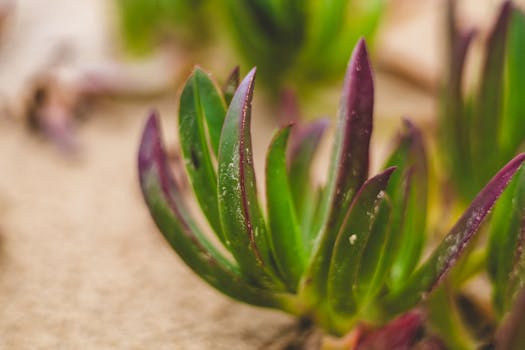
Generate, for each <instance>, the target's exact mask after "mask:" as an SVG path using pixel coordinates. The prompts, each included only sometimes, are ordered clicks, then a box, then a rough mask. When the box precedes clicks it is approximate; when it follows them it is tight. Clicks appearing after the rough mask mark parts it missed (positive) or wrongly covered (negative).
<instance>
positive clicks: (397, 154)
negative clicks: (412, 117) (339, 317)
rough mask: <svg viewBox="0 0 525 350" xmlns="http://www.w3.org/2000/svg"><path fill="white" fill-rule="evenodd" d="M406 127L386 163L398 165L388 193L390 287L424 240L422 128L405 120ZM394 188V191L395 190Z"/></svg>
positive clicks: (408, 270)
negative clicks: (392, 222) (393, 219)
mask: <svg viewBox="0 0 525 350" xmlns="http://www.w3.org/2000/svg"><path fill="white" fill-rule="evenodd" d="M405 127H406V131H405V132H404V134H402V135H401V137H400V140H399V142H398V147H397V149H396V151H394V153H393V155H392V156H391V158H390V160H389V162H388V163H387V166H397V167H398V168H399V172H396V174H394V177H393V178H392V181H391V182H390V183H389V186H388V188H387V191H386V192H387V193H388V194H389V195H390V196H391V198H393V211H395V217H396V220H397V222H396V225H395V226H392V230H394V232H393V233H392V236H393V237H395V239H393V240H392V241H391V242H390V246H389V249H388V250H389V253H390V256H391V258H389V259H392V260H389V261H388V262H387V263H388V264H389V265H390V264H391V273H390V278H391V281H390V282H391V284H392V288H394V289H397V287H398V286H399V285H401V284H403V283H404V282H405V281H406V279H407V278H408V277H409V276H410V274H411V273H412V272H413V269H414V268H415V267H416V265H417V263H418V262H419V258H420V255H421V251H422V249H423V244H424V240H425V226H426V213H427V195H428V170H427V159H426V154H425V147H424V144H423V137H422V135H421V132H420V131H419V130H418V129H417V127H416V126H415V125H413V124H412V123H411V122H410V121H408V120H405ZM395 192H396V193H395Z"/></svg>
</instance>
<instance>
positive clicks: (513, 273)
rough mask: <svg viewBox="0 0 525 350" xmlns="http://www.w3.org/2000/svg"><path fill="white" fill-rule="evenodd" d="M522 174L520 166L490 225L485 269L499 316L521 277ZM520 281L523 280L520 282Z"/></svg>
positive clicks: (524, 229)
mask: <svg viewBox="0 0 525 350" xmlns="http://www.w3.org/2000/svg"><path fill="white" fill-rule="evenodd" d="M524 215H525V171H524V168H523V167H522V168H521V169H520V171H519V172H518V173H517V174H516V176H515V177H514V179H512V182H511V183H510V185H509V186H508V187H507V189H506V190H505V191H504V192H503V194H502V196H501V198H500V199H499V200H498V203H497V204H496V206H495V209H494V213H493V215H492V219H491V222H490V235H489V244H488V259H487V270H488V273H489V276H490V278H491V280H492V282H493V288H494V289H493V302H494V305H495V307H496V310H497V311H498V312H499V313H500V315H502V314H503V313H504V312H505V311H507V310H508V307H510V302H511V301H512V297H513V295H514V294H515V292H516V290H515V289H516V285H517V284H518V285H519V283H516V279H518V280H519V279H520V277H521V278H523V277H525V276H520V273H519V271H518V270H519V267H520V265H521V264H520V261H521V260H522V259H523V257H522V255H523V245H524V244H525V216H524ZM522 282H523V281H522Z"/></svg>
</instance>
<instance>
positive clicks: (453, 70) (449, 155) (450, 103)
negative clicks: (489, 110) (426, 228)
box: [439, 0, 479, 198]
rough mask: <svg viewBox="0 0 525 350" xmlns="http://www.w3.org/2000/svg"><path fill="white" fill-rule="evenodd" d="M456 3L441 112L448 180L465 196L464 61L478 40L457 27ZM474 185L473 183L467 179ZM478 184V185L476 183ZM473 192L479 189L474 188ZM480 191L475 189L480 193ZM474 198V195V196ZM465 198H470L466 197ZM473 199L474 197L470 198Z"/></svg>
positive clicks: (450, 9)
mask: <svg viewBox="0 0 525 350" xmlns="http://www.w3.org/2000/svg"><path fill="white" fill-rule="evenodd" d="M456 4H457V1H454V0H447V30H448V33H447V34H448V35H447V39H448V41H447V49H448V50H447V51H448V52H447V61H446V62H445V67H447V70H446V72H445V74H446V75H445V78H444V81H443V82H442V86H441V99H440V100H441V101H440V112H439V117H440V118H439V119H440V120H439V123H440V141H441V142H440V145H441V147H442V149H443V150H442V152H441V153H442V155H443V158H444V159H443V160H444V161H445V162H446V165H447V169H449V173H448V174H447V175H448V176H450V177H452V178H453V179H455V181H457V182H459V183H458V188H457V189H456V190H459V191H461V192H462V194H465V192H467V193H469V192H468V191H467V190H465V186H463V185H462V184H461V180H462V179H463V178H464V177H466V176H465V175H466V174H471V173H472V169H471V158H472V157H471V145H470V131H471V130H470V129H471V128H470V127H469V125H470V124H471V123H470V115H469V114H468V113H467V106H466V102H465V99H464V98H463V92H462V91H463V90H462V87H463V85H464V84H463V81H464V78H465V74H464V67H465V58H466V56H467V53H468V50H469V48H470V47H471V44H472V41H473V40H472V39H473V38H474V36H475V31H474V30H469V31H460V29H458V28H457V25H456V22H455V21H456ZM468 181H469V182H471V183H472V179H468ZM476 183H477V182H476ZM473 187H474V188H475V187H476V186H473ZM478 189H479V188H476V189H475V191H477V190H478ZM474 194H475V193H474ZM465 197H469V196H468V195H465ZM469 198H472V197H469Z"/></svg>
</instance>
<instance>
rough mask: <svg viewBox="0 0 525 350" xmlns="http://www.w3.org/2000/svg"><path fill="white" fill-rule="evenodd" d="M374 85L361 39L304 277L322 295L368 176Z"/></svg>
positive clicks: (351, 66)
mask: <svg viewBox="0 0 525 350" xmlns="http://www.w3.org/2000/svg"><path fill="white" fill-rule="evenodd" d="M373 104H374V86H373V79H372V70H371V67H370V62H369V59H368V53H367V49H366V44H365V42H364V40H360V41H359V42H358V43H357V45H356V47H355V49H354V52H353V54H352V58H351V59H350V63H349V65H348V71H347V74H346V77H345V82H344V85H343V93H342V98H341V109H340V114H339V122H338V126H337V130H336V139H335V142H334V151H333V153H332V163H331V166H330V170H329V174H328V184H327V189H326V191H325V193H326V194H325V196H324V198H323V204H322V207H321V208H320V210H321V215H322V221H321V222H322V223H323V227H322V228H321V234H320V237H319V240H318V242H317V243H316V246H315V247H314V255H313V258H312V260H311V262H310V265H309V268H308V272H307V274H306V276H305V278H304V281H305V285H304V287H305V288H310V287H311V288H313V289H314V290H316V291H315V294H317V295H318V296H322V295H323V294H324V290H325V288H326V287H325V281H326V278H327V274H328V268H329V264H330V259H331V255H332V249H333V246H334V243H335V240H336V237H337V234H338V232H339V229H340V227H341V224H342V222H343V219H344V215H345V213H346V208H348V207H349V205H350V203H351V201H352V199H353V198H354V195H355V193H356V192H357V189H358V188H360V187H361V185H362V184H363V183H364V182H365V180H366V178H367V176H368V165H369V164H368V163H369V156H368V149H369V145H370V136H371V133H372V116H373Z"/></svg>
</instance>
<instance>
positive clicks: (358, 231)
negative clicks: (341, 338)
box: [327, 168, 395, 316]
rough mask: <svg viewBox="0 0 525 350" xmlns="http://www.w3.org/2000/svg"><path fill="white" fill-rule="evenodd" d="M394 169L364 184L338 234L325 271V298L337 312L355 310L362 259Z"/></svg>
mask: <svg viewBox="0 0 525 350" xmlns="http://www.w3.org/2000/svg"><path fill="white" fill-rule="evenodd" d="M394 170H395V168H389V169H387V170H386V171H385V172H383V173H381V174H379V175H377V176H375V177H373V178H371V179H370V180H368V181H367V182H365V183H364V184H363V186H362V187H361V189H360V190H359V192H358V193H357V194H356V196H355V199H354V201H353V202H352V205H351V207H350V209H349V210H348V213H347V215H346V217H345V220H344V222H343V225H342V226H341V230H340V231H339V234H338V235H337V240H336V242H335V246H334V252H333V254H332V260H331V262H330V270H329V274H328V298H327V299H328V302H329V303H330V304H331V306H332V308H333V310H336V311H337V313H338V314H341V315H348V316H350V315H352V314H353V313H354V312H355V311H356V308H357V305H356V300H355V290H356V288H357V284H358V282H359V281H358V280H357V276H358V272H359V268H360V265H361V259H362V258H363V253H364V251H365V247H366V245H367V242H368V239H369V237H370V233H371V232H372V228H373V224H374V222H375V220H376V218H377V217H378V214H379V208H380V203H381V201H383V194H382V191H383V190H384V189H385V188H386V186H387V184H388V180H389V178H390V175H391V174H392V172H393V171H394Z"/></svg>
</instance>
